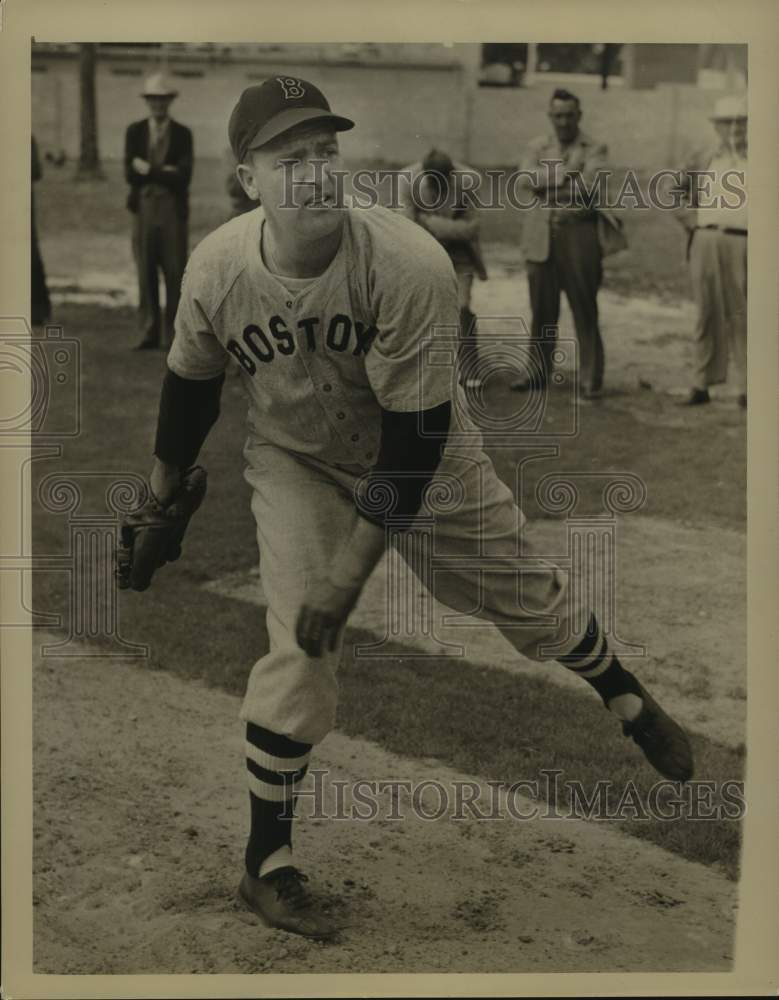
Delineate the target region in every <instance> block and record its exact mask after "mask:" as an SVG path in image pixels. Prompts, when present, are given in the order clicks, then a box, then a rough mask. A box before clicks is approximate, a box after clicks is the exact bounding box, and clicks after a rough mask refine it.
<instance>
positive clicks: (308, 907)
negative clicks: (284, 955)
mask: <svg viewBox="0 0 779 1000" xmlns="http://www.w3.org/2000/svg"><path fill="white" fill-rule="evenodd" d="M307 881H308V877H307V876H306V875H304V874H303V872H301V871H298V869H297V868H294V867H293V866H292V865H285V866H284V867H283V868H276V869H275V871H272V872H270V873H269V874H268V875H263V877H262V878H253V877H252V876H251V875H249V873H248V872H245V873H244V876H243V878H242V879H241V884H240V885H239V886H238V895H239V896H240V898H241V899H242V900H243V901H244V903H246V905H247V906H248V907H249V909H250V910H251V911H252V912H253V913H256V914H257V916H258V917H259V918H260V919H261V920H262V921H263V922H264V923H265V924H266V925H267V926H268V927H278V928H280V929H281V930H284V931H289V932H290V933H291V934H302V935H303V936H304V937H310V938H319V939H320V940H324V939H326V938H331V937H333V936H334V935H335V934H337V933H338V930H339V928H338V927H336V926H335V924H333V923H332V922H331V921H330V920H328V919H327V917H325V916H324V915H323V914H321V913H319V912H318V911H317V909H316V906H315V904H314V901H313V899H312V898H311V895H310V893H309V892H308V890H307V889H306V887H305V885H304V884H303V883H304V882H307Z"/></svg>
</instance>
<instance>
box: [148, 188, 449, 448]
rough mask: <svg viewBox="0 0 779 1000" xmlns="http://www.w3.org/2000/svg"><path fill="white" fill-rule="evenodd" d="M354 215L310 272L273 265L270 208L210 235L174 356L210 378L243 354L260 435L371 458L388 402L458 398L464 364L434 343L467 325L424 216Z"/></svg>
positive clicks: (190, 286) (404, 407)
mask: <svg viewBox="0 0 779 1000" xmlns="http://www.w3.org/2000/svg"><path fill="white" fill-rule="evenodd" d="M344 215H345V225H344V232H343V238H342V241H341V245H340V248H339V250H338V252H337V254H336V256H335V257H334V259H333V260H332V261H331V263H330V265H329V266H328V268H327V270H326V271H325V272H324V273H323V274H322V275H320V276H319V277H317V278H315V279H312V280H310V281H309V280H304V281H287V280H286V279H280V278H278V277H276V276H275V275H274V274H272V273H271V272H270V271H269V270H268V269H267V267H266V266H265V263H264V262H263V259H262V254H261V251H260V246H261V238H262V230H263V226H264V225H265V218H264V213H263V211H262V209H261V208H258V209H256V210H254V211H252V212H249V213H247V214H245V215H242V216H239V217H238V218H235V219H232V220H231V221H230V222H228V223H226V224H225V225H223V226H221V227H220V228H219V229H217V230H216V231H215V232H213V233H211V234H210V235H209V236H207V237H206V238H205V239H204V240H203V241H202V242H201V243H200V244H199V246H198V247H197V248H196V249H195V251H194V252H193V254H192V256H191V257H190V260H189V263H188V265H187V270H186V274H185V276H184V282H183V286H182V294H181V302H180V305H179V310H178V314H177V316H176V334H175V339H174V342H173V346H172V348H171V351H170V354H169V355H168V365H169V367H170V368H171V369H172V371H174V372H175V373H176V374H177V375H180V376H181V377H182V378H187V379H207V378H213V377H214V376H216V375H219V374H221V373H222V372H223V371H224V369H225V367H226V365H227V364H228V360H229V357H230V355H232V356H233V357H234V358H235V360H236V361H237V362H238V363H239V364H240V366H241V368H242V370H243V374H244V379H245V384H246V388H247V391H248V395H249V400H250V405H249V428H250V432H251V434H252V435H253V436H254V437H255V438H259V439H260V440H265V441H268V442H270V443H273V444H275V445H278V446H280V447H283V448H287V449H289V450H291V451H295V452H299V453H302V454H306V455H310V456H312V457H315V458H318V459H319V460H321V461H325V462H329V463H333V464H356V465H362V466H365V467H369V466H371V465H372V464H373V463H374V462H375V460H376V456H377V454H378V447H379V435H380V427H381V408H382V407H383V408H385V409H388V410H398V411H411V410H419V409H429V408H431V407H433V406H437V405H439V404H440V403H443V402H445V401H446V400H447V399H449V398H450V395H451V392H452V372H451V368H449V367H447V366H446V365H442V364H434V365H430V364H427V363H426V351H427V349H428V348H429V346H430V339H431V337H432V336H434V333H433V331H434V328H438V329H439V330H440V329H446V330H447V331H448V333H449V334H450V335H451V336H453V337H456V336H457V329H458V323H459V314H458V307H457V289H456V281H455V275H454V271H453V269H452V265H451V262H450V260H449V258H448V256H447V254H446V253H445V251H444V250H443V249H441V247H440V246H439V245H437V243H436V242H435V240H433V239H432V238H431V237H430V236H429V235H428V234H427V233H425V232H423V231H422V230H421V229H419V227H417V226H415V225H413V223H410V222H409V221H408V220H406V219H403V218H400V217H399V216H398V215H397V214H396V213H393V212H390V211H388V210H386V209H384V208H380V207H375V208H369V209H355V208H347V209H345V210H344ZM422 265H424V266H422Z"/></svg>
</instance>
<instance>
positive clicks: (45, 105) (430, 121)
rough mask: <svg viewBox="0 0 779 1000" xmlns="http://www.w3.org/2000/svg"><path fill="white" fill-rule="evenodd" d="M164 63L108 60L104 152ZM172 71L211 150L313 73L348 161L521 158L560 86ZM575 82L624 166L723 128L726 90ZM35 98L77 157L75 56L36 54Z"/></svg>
mask: <svg viewBox="0 0 779 1000" xmlns="http://www.w3.org/2000/svg"><path fill="white" fill-rule="evenodd" d="M155 68H156V66H155V64H154V63H153V62H148V61H145V60H143V59H142V58H137V59H129V60H128V59H126V58H125V59H112V58H110V57H105V56H101V58H100V61H99V64H98V74H97V93H98V119H99V143H100V151H101V155H102V156H103V158H105V159H113V158H118V157H121V155H122V151H123V144H124V133H125V129H126V127H127V125H128V124H129V122H131V121H134V120H135V119H137V118H140V117H142V116H143V115H144V114H145V104H144V102H143V101H142V100H141V98H140V97H139V96H138V95H139V92H140V90H141V87H142V85H143V80H144V77H145V76H146V75H147V74H148V73H149V72H151V71H152V70H153V69H155ZM169 70H170V75H171V76H172V78H173V80H174V81H175V83H176V85H177V86H178V88H179V90H180V96H179V97H178V98H177V100H176V101H175V103H174V105H173V115H174V117H176V118H178V119H179V120H180V121H182V122H184V123H185V124H187V125H188V126H190V128H192V129H193V131H194V135H195V148H196V154H197V155H198V156H201V157H222V156H224V155H225V153H226V150H227V135H226V127H227V120H228V117H229V114H230V111H231V109H232V107H233V104H234V103H235V100H236V99H237V97H238V95H239V94H240V92H241V90H242V89H243V88H244V87H246V86H249V85H250V84H252V83H256V82H260V81H261V80H262V79H264V78H265V77H267V76H270V75H275V74H277V73H281V72H288V73H289V72H292V73H293V74H297V75H300V76H302V77H304V78H305V77H309V78H311V79H312V80H313V81H314V82H316V83H317V84H318V85H319V86H321V87H322V89H323V90H324V92H325V93H326V94H327V96H328V99H329V100H330V103H331V105H332V107H333V108H335V109H336V110H338V111H339V112H341V113H343V114H345V115H347V116H349V117H353V118H354V119H355V121H356V122H357V128H355V129H354V131H352V132H349V133H345V134H344V135H343V137H342V148H343V152H344V155H345V157H346V158H347V159H349V160H360V161H369V162H372V161H381V162H386V163H390V164H403V163H407V162H410V161H412V160H415V159H417V158H418V157H419V156H420V155H422V154H423V153H424V152H425V151H427V150H428V149H429V148H430V147H431V146H432V145H437V146H441V147H443V148H445V149H447V150H449V151H450V153H451V154H452V155H453V156H454V157H455V158H459V159H465V160H467V161H470V162H471V163H472V164H474V165H475V166H501V165H510V164H515V163H516V162H517V161H518V158H519V156H520V154H521V151H522V149H523V147H524V145H525V144H526V143H527V141H528V140H529V139H531V138H532V137H533V136H535V135H537V134H539V133H540V132H544V131H546V129H547V124H548V123H547V118H546V109H547V106H548V103H549V97H550V94H551V92H552V90H553V88H554V87H555V86H560V83H559V81H558V82H555V83H553V82H551V81H542V80H540V79H539V80H538V81H537V82H536V83H535V84H534V85H533V86H532V87H527V88H519V89H514V88H494V87H484V88H470V89H469V86H468V83H467V81H468V79H469V78H470V79H472V74H470V73H469V70H468V68H467V67H464V66H461V65H458V64H457V63H456V62H454V61H453V62H452V63H449V64H440V63H439V64H438V65H400V64H395V65H393V64H384V65H381V66H379V65H374V66H363V65H343V64H340V65H339V64H327V63H322V62H318V63H316V64H311V63H308V64H307V63H306V62H305V61H301V62H300V63H299V64H295V65H290V64H289V62H284V63H281V62H279V63H271V62H267V61H245V62H237V61H230V62H227V61H224V60H223V61H196V60H192V59H190V60H189V61H187V60H176V62H175V63H174V64H171V65H170V67H169ZM177 74H178V75H177ZM570 88H571V89H572V90H574V92H576V93H578V95H579V96H580V97H581V100H582V106H583V110H584V119H583V122H582V125H583V127H584V128H586V129H587V130H589V131H590V132H592V133H593V134H595V135H596V136H598V137H601V138H602V139H603V141H606V142H607V143H608V144H609V147H610V150H611V159H612V162H613V163H614V165H615V166H620V167H627V166H634V167H637V168H642V169H649V168H656V167H661V166H667V165H673V164H675V163H676V161H677V160H678V158H679V157H680V156H681V155H682V154H683V152H684V149H685V148H686V147H687V146H689V145H691V144H692V145H696V144H699V143H701V142H705V141H707V140H708V139H709V138H710V137H712V135H713V133H712V132H711V128H710V126H709V124H708V121H707V115H708V113H709V111H710V110H711V108H712V106H713V104H714V101H715V99H716V97H717V96H719V92H718V91H712V90H701V89H699V88H697V87H695V86H692V85H684V84H674V85H658V86H657V87H656V88H655V89H652V90H630V89H627V88H625V87H619V86H613V87H610V89H609V90H607V91H602V90H600V89H599V86H598V83H597V81H596V80H594V81H590V82H586V83H585V82H582V81H579V80H577V82H576V84H575V85H573V84H571V85H570ZM32 101H33V106H32V120H33V129H34V131H35V134H36V137H37V139H38V142H39V145H40V147H41V149H42V150H43V152H47V151H53V152H56V151H58V150H59V149H64V150H65V152H66V153H67V154H68V156H69V157H71V158H75V157H76V156H77V155H78V146H79V119H78V74H77V60H76V58H75V57H74V56H72V55H70V56H55V55H50V54H37V53H34V54H33V74H32Z"/></svg>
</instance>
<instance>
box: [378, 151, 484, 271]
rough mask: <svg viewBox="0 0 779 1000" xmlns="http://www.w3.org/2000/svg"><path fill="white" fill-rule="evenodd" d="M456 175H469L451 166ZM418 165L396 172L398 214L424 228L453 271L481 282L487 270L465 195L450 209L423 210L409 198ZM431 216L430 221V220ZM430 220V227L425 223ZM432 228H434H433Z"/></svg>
mask: <svg viewBox="0 0 779 1000" xmlns="http://www.w3.org/2000/svg"><path fill="white" fill-rule="evenodd" d="M454 168H455V171H456V172H458V173H473V172H474V171H473V170H472V169H471V168H470V167H466V166H465V165H464V164H462V163H455V165H454ZM422 170H423V168H422V163H421V161H420V162H418V163H412V164H410V165H409V166H408V167H403V169H402V170H401V171H400V184H399V185H398V193H399V203H400V211H401V212H402V213H403V214H404V215H405V216H406V217H407V218H409V219H411V220H412V221H413V222H416V223H417V224H418V225H420V226H422V227H423V228H424V229H427V230H428V232H431V233H432V235H433V236H435V238H436V239H437V240H438V242H439V243H440V244H441V246H443V248H444V250H446V252H447V253H448V254H449V256H450V257H451V258H452V261H453V263H454V267H455V270H456V271H461V270H462V271H465V270H466V269H467V270H468V271H471V270H472V272H473V273H474V274H476V276H477V277H478V278H480V279H481V281H486V280H487V269H486V267H485V266H484V257H483V255H482V251H481V243H480V241H479V218H478V216H477V214H476V208H475V206H474V204H473V200H472V199H471V197H470V196H469V195H468V192H467V191H465V192H464V193H463V198H462V200H461V202H460V203H459V204H457V205H455V206H453V207H452V209H446V208H442V209H441V210H440V211H436V212H433V211H426V210H425V209H423V208H421V207H420V206H419V205H417V204H415V202H414V198H413V191H414V181H415V179H416V178H417V177H418V176H419V175H420V174H421V173H422ZM433 216H434V217H435V218H434V219H433V218H431V217H433ZM428 220H430V225H426V222H428ZM434 227H435V228H434Z"/></svg>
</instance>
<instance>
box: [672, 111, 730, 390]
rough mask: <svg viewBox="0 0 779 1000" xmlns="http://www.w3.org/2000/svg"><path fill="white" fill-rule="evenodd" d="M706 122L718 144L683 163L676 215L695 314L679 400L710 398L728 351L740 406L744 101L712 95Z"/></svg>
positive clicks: (721, 375) (723, 374) (725, 368)
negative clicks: (687, 375) (686, 379)
mask: <svg viewBox="0 0 779 1000" xmlns="http://www.w3.org/2000/svg"><path fill="white" fill-rule="evenodd" d="M711 121H712V123H713V125H714V128H715V130H716V132H717V136H718V142H716V143H715V144H714V145H712V146H711V147H710V148H708V149H706V150H704V151H702V152H699V153H697V154H696V155H695V156H693V157H692V158H691V159H690V161H689V162H688V164H687V165H686V167H685V169H684V171H683V172H682V176H681V183H680V185H679V188H678V190H679V192H680V195H681V205H680V208H679V210H678V212H677V217H678V219H679V221H680V222H681V224H682V225H683V226H684V228H685V229H686V231H687V233H688V243H687V256H688V259H689V262H690V278H691V282H692V291H693V296H694V298H695V303H696V305H697V309H698V319H697V322H696V327H695V355H694V358H695V360H694V369H693V375H692V388H691V389H690V392H689V393H688V395H687V396H686V397H685V399H684V400H683V405H685V406H700V405H702V404H704V403H708V402H710V400H711V397H710V396H709V387H710V386H712V385H718V384H721V383H723V382H725V381H726V379H727V375H728V360H729V355H732V359H733V367H734V369H735V372H734V374H735V381H736V388H737V391H738V404H739V406H741V407H742V408H745V407H746V405H747V383H746V378H747V200H746V173H747V106H746V100H745V99H742V98H740V97H723V98H720V100H718V101H717V104H716V106H715V110H714V114H713V115H712V117H711Z"/></svg>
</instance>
